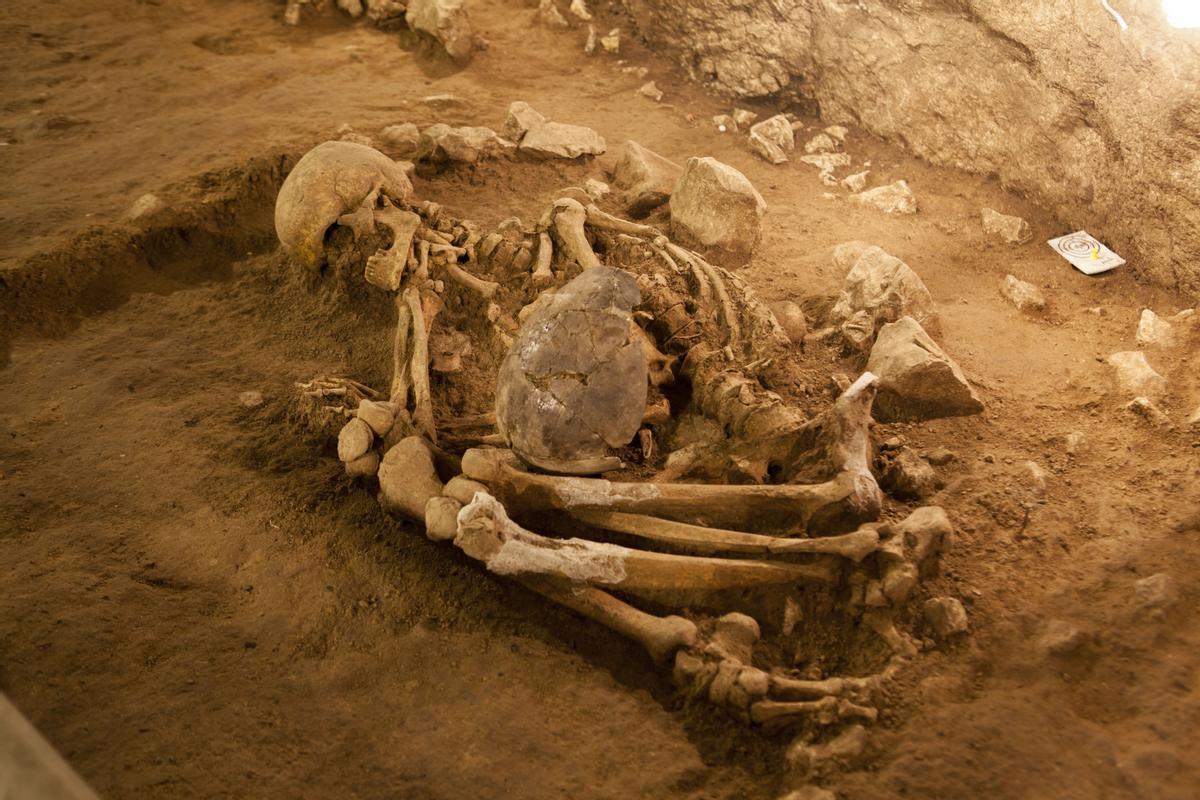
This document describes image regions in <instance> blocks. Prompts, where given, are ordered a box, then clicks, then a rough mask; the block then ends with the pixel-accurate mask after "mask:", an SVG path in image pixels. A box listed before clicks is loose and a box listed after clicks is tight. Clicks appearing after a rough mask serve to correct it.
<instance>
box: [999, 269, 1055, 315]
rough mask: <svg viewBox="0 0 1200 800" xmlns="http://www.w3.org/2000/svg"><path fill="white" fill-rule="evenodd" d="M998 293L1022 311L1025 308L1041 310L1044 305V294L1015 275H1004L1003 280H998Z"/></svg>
mask: <svg viewBox="0 0 1200 800" xmlns="http://www.w3.org/2000/svg"><path fill="white" fill-rule="evenodd" d="M1000 294H1002V295H1004V298H1005V299H1006V300H1008V301H1009V302H1010V303H1012V304H1013V305H1014V306H1016V307H1017V308H1019V309H1020V310H1022V311H1024V310H1025V309H1027V308H1031V309H1033V310H1034V311H1041V310H1042V309H1044V308H1045V307H1046V296H1045V295H1043V294H1042V290H1041V289H1039V288H1037V287H1036V286H1034V285H1033V284H1032V283H1029V282H1027V281H1023V280H1021V279H1020V278H1018V277H1017V276H1016V275H1005V276H1004V280H1003V281H1001V282H1000Z"/></svg>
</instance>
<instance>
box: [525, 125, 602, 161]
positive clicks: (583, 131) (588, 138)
mask: <svg viewBox="0 0 1200 800" xmlns="http://www.w3.org/2000/svg"><path fill="white" fill-rule="evenodd" d="M519 147H520V150H521V152H523V153H529V154H530V155H534V156H540V157H542V158H579V157H580V156H598V155H600V154H601V153H603V152H604V150H605V148H606V145H605V143H604V137H602V136H601V135H600V134H598V133H596V132H595V131H594V130H592V129H591V128H585V127H583V126H582V125H567V124H565V123H562V122H546V123H543V124H541V125H537V126H535V127H533V128H530V129H529V130H527V131H526V132H525V135H524V136H522V137H521V144H520V145H519Z"/></svg>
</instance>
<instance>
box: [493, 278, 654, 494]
mask: <svg viewBox="0 0 1200 800" xmlns="http://www.w3.org/2000/svg"><path fill="white" fill-rule="evenodd" d="M640 299H641V293H640V292H639V291H638V288H637V283H636V282H635V281H634V279H633V276H632V275H630V274H629V273H627V272H624V271H622V270H617V269H612V268H609V267H594V268H591V269H587V270H584V271H583V272H582V273H581V274H580V275H579V277H577V278H575V279H574V280H573V281H571V282H570V283H568V284H567V285H566V286H564V287H562V288H561V289H560V290H559V291H558V292H556V293H555V294H554V295H553V296H551V297H550V298H548V300H547V301H546V302H545V304H544V305H543V306H542V307H541V308H540V309H539V310H537V311H535V312H534V313H533V314H531V315H530V316H529V317H528V318H527V319H526V320H525V322H524V324H523V325H522V326H521V328H520V330H519V331H518V332H517V336H516V338H515V340H514V341H513V345H512V347H511V348H510V350H509V352H508V355H507V356H506V357H505V359H504V362H503V363H502V364H501V366H500V371H499V374H498V376H497V379H496V422H497V427H498V429H499V432H500V434H501V436H503V437H504V439H505V440H506V441H507V442H509V444H510V446H511V447H512V449H513V452H515V453H516V454H517V455H518V456H520V457H521V459H522V460H524V461H525V462H526V463H529V464H531V465H533V466H535V467H539V468H542V469H546V470H549V471H552V472H560V473H566V474H589V473H594V472H598V471H603V469H605V468H607V469H612V468H614V467H615V466H618V465H619V464H620V461H619V459H615V458H614V457H613V455H612V448H617V447H623V446H624V445H626V444H628V443H629V442H630V440H631V439H633V437H634V435H635V434H636V433H637V430H638V428H639V427H640V426H641V420H642V416H643V414H644V413H645V410H646V396H647V390H648V387H647V373H646V355H645V350H644V347H643V344H642V342H641V341H640V340H639V339H638V338H637V337H635V336H634V335H633V333H632V330H631V327H630V326H631V325H632V324H633V318H632V316H631V314H630V311H631V310H632V309H633V307H634V306H636V305H637V304H638V302H640ZM614 462H615V463H614Z"/></svg>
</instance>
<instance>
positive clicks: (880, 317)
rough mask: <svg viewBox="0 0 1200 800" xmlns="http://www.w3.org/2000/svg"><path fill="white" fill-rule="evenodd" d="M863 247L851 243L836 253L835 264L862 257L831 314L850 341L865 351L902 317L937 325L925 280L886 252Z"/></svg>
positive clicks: (926, 324) (838, 249) (852, 271)
mask: <svg viewBox="0 0 1200 800" xmlns="http://www.w3.org/2000/svg"><path fill="white" fill-rule="evenodd" d="M861 244H862V243H861V242H847V243H845V244H842V245H838V247H837V248H835V249H834V263H835V264H836V263H839V262H841V263H845V261H846V260H848V259H849V258H850V257H852V256H854V255H856V254H857V256H858V257H857V258H856V259H855V260H854V266H853V267H851V269H850V271H849V272H848V273H847V274H846V282H845V284H844V285H843V287H842V293H841V295H839V296H838V299H837V302H836V303H834V306H833V309H832V310H831V311H830V320H831V321H832V322H833V323H834V324H835V325H838V326H840V327H841V328H842V334H843V335H844V336H845V337H846V338H847V340H848V341H849V342H850V343H851V344H853V345H854V346H856V347H858V348H860V349H863V350H865V349H867V348H869V347H870V346H871V343H872V342H873V341H874V340H875V333H876V332H877V331H878V330H879V328H880V326H882V325H885V324H887V323H889V322H895V321H896V320H898V319H900V318H901V317H912V318H913V319H915V320H916V321H917V322H918V323H920V324H921V325H924V326H930V325H931V324H933V323H935V320H936V315H935V313H934V310H933V297H932V296H931V295H930V294H929V290H928V289H927V288H925V283H924V281H922V280H921V277H920V276H919V275H917V273H915V272H913V271H912V269H910V268H909V266H908V265H907V264H905V263H904V262H903V261H901V260H900V259H898V258H896V257H895V256H893V255H889V254H888V253H887V252H885V251H884V250H883V249H882V248H879V247H871V246H867V247H865V248H863V249H861V250H860V249H859V246H860V245H861Z"/></svg>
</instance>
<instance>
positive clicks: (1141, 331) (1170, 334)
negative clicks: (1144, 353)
mask: <svg viewBox="0 0 1200 800" xmlns="http://www.w3.org/2000/svg"><path fill="white" fill-rule="evenodd" d="M1176 341H1177V339H1176V337H1175V326H1174V325H1172V324H1171V323H1170V322H1167V321H1166V320H1165V319H1163V318H1162V317H1160V316H1159V315H1158V314H1155V313H1154V312H1153V311H1151V310H1150V309H1148V308H1146V309H1143V310H1142V316H1141V319H1139V320H1138V327H1137V343H1138V344H1139V345H1140V346H1142V347H1174V346H1175V344H1176Z"/></svg>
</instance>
